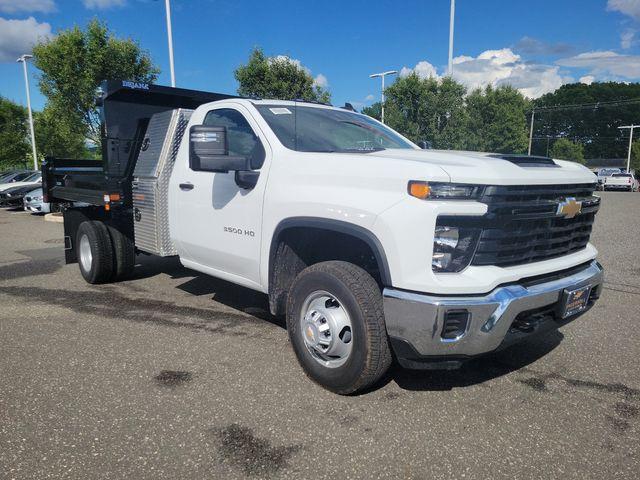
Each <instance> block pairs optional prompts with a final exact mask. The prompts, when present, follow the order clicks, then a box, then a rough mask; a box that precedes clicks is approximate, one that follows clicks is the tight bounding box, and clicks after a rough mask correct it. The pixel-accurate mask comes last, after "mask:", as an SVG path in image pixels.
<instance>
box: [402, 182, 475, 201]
mask: <svg viewBox="0 0 640 480" xmlns="http://www.w3.org/2000/svg"><path fill="white" fill-rule="evenodd" d="M407 190H408V192H409V195H411V196H412V197H416V198H419V199H421V200H473V199H476V198H479V197H480V195H482V192H483V190H484V187H483V186H482V185H470V184H464V183H440V182H423V181H418V180H411V181H410V182H409V185H408V187H407Z"/></svg>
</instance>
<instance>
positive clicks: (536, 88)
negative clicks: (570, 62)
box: [400, 48, 566, 98]
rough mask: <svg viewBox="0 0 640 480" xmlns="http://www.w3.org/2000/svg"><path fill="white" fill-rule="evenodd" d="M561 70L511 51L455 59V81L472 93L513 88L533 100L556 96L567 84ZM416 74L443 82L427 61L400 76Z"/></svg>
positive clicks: (483, 53)
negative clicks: (477, 89)
mask: <svg viewBox="0 0 640 480" xmlns="http://www.w3.org/2000/svg"><path fill="white" fill-rule="evenodd" d="M558 70H559V68H558V67H556V66H549V65H542V64H530V63H525V62H524V61H523V60H522V59H521V57H520V55H517V54H516V53H514V52H513V51H512V50H511V49H510V48H503V49H500V50H486V51H484V52H482V53H481V54H480V55H478V56H477V57H470V56H468V55H460V56H458V57H455V58H454V59H453V78H455V79H456V80H457V81H459V82H461V83H462V84H464V85H465V86H466V87H467V88H468V89H469V90H473V89H475V88H482V87H485V86H486V85H493V86H499V85H511V86H513V87H514V88H517V89H518V90H520V92H521V93H522V94H523V95H525V96H527V97H530V98H536V97H539V96H541V95H544V94H545V93H548V92H552V91H553V90H555V89H557V88H558V87H560V86H561V85H562V84H563V83H566V79H563V78H562V77H561V76H560V74H559V72H558ZM414 72H415V73H416V74H417V75H418V76H419V77H421V78H429V77H433V78H436V79H439V78H442V77H441V76H440V75H439V74H438V70H437V69H436V67H434V66H433V65H432V64H431V63H429V62H427V61H421V62H418V64H417V65H416V66H415V67H414V68H408V67H403V68H402V70H400V76H407V75H409V74H411V73H414ZM442 75H444V71H443V73H442Z"/></svg>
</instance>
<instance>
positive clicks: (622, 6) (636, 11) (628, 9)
mask: <svg viewBox="0 0 640 480" xmlns="http://www.w3.org/2000/svg"><path fill="white" fill-rule="evenodd" d="M607 10H609V11H610V12H620V13H622V14H623V15H628V16H629V17H631V18H633V19H635V20H638V21H640V0H609V1H608V2H607Z"/></svg>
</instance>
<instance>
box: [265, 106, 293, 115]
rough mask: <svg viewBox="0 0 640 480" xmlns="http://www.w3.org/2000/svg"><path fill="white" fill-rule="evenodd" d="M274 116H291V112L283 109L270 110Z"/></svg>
mask: <svg viewBox="0 0 640 480" xmlns="http://www.w3.org/2000/svg"><path fill="white" fill-rule="evenodd" d="M269 110H271V113H273V114H274V115H291V110H289V109H288V108H285V107H277V108H270V109H269Z"/></svg>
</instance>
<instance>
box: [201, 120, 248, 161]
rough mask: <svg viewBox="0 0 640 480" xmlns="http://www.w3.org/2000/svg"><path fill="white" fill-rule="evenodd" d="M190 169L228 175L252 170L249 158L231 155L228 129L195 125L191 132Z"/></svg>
mask: <svg viewBox="0 0 640 480" xmlns="http://www.w3.org/2000/svg"><path fill="white" fill-rule="evenodd" d="M189 167H191V170H194V171H203V172H221V173H227V172H229V171H230V170H235V171H246V170H251V163H250V161H249V159H248V158H247V157H238V156H232V155H229V144H228V142H227V128H226V127H210V126H207V125H194V126H193V127H191V129H190V130H189Z"/></svg>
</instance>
